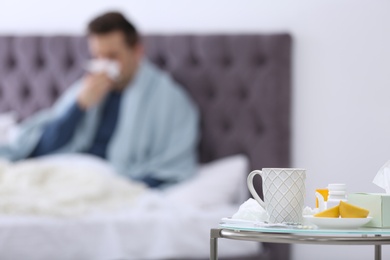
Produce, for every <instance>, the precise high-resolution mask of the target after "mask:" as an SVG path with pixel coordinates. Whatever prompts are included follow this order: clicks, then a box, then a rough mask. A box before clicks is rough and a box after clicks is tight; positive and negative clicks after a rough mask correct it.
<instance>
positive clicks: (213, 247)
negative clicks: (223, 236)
mask: <svg viewBox="0 0 390 260" xmlns="http://www.w3.org/2000/svg"><path fill="white" fill-rule="evenodd" d="M219 237H220V234H219V229H211V231H210V260H218V238H219Z"/></svg>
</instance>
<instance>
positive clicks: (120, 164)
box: [0, 12, 198, 187]
mask: <svg viewBox="0 0 390 260" xmlns="http://www.w3.org/2000/svg"><path fill="white" fill-rule="evenodd" d="M88 43H89V48H90V52H91V54H92V56H93V58H95V59H98V60H109V61H115V62H117V64H119V71H120V72H119V76H118V77H112V76H110V74H109V73H107V72H97V73H86V74H85V75H84V76H83V78H82V79H80V80H79V81H77V82H76V83H74V85H73V86H72V87H71V88H70V89H69V90H68V91H67V92H66V93H65V94H64V95H63V96H62V97H61V98H60V99H59V101H57V103H56V104H55V105H54V106H53V108H51V109H49V110H46V111H43V112H40V113H38V114H37V115H35V116H34V117H32V118H31V119H28V120H26V121H25V122H23V124H22V127H21V132H20V134H19V136H18V137H17V138H16V140H15V142H13V143H12V144H10V145H8V146H6V147H0V156H1V157H3V158H7V159H10V160H20V159H25V158H32V157H38V156H43V155H48V154H55V153H88V154H92V155H96V156H98V157H101V158H104V159H106V160H107V161H108V162H109V163H111V165H112V166H114V168H115V170H116V171H117V172H118V173H120V174H122V175H125V176H128V177H129V178H131V179H133V180H139V181H143V182H145V183H146V184H147V185H149V186H150V187H157V186H160V185H169V184H173V183H176V182H179V181H181V180H184V179H186V178H188V177H190V176H191V175H192V173H194V170H195V165H196V146H197V140H198V114H197V109H196V108H195V106H194V104H193V103H192V101H191V100H190V98H189V97H188V95H187V94H186V93H185V91H184V90H183V89H182V88H181V87H180V86H179V85H178V84H177V83H175V82H174V81H173V80H172V79H171V77H169V76H168V75H167V74H166V73H164V72H162V71H160V70H159V69H158V68H156V67H155V66H154V65H152V64H151V63H150V62H149V61H148V60H147V59H146V58H144V57H143V49H142V44H141V42H140V38H139V35H138V33H137V31H136V29H135V28H134V26H133V25H132V24H131V23H130V22H129V21H127V20H126V18H125V17H124V16H123V15H122V14H120V13H117V12H110V13H106V14H103V15H101V16H99V17H97V18H95V19H93V20H92V21H91V22H90V23H89V25H88ZM70 163H71V162H70Z"/></svg>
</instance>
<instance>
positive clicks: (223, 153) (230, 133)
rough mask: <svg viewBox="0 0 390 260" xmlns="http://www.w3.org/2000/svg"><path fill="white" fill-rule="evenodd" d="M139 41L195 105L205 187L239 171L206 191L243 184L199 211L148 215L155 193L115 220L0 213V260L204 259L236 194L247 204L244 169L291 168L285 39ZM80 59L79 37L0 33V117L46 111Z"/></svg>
mask: <svg viewBox="0 0 390 260" xmlns="http://www.w3.org/2000/svg"><path fill="white" fill-rule="evenodd" d="M143 42H144V45H145V51H146V55H147V56H148V57H149V58H150V59H151V60H152V61H153V62H154V63H155V64H157V65H158V66H159V67H161V68H162V69H164V70H167V71H168V72H170V73H171V74H172V76H173V77H174V78H175V79H176V80H177V81H178V82H179V83H181V84H182V85H183V86H184V87H185V88H186V89H187V91H188V92H189V94H190V95H191V96H192V98H193V99H194V100H195V102H196V103H197V104H198V106H199V109H200V112H201V117H202V120H201V134H202V138H201V141H200V144H199V158H200V163H201V164H203V166H204V167H205V168H203V182H204V183H211V182H212V181H210V180H209V179H208V177H209V176H208V175H212V174H210V172H216V171H226V172H229V170H232V169H233V173H231V174H232V175H234V174H235V173H237V172H240V176H238V177H237V176H236V177H234V178H238V179H234V178H233V177H232V178H229V176H228V175H227V174H225V172H223V175H222V174H221V173H218V174H219V175H218V174H217V175H216V176H215V177H214V178H215V180H214V183H213V185H214V186H212V185H211V186H210V187H209V191H210V190H211V189H216V191H215V192H216V194H215V195H216V196H217V195H218V194H217V193H218V192H219V191H218V187H222V186H224V185H225V184H226V183H228V182H229V180H230V179H233V181H236V182H237V183H234V182H233V184H232V181H231V180H230V184H229V185H235V186H240V187H241V188H238V189H237V193H230V196H233V197H235V198H236V200H235V201H233V200H230V201H229V203H228V204H225V205H212V204H211V205H208V208H207V209H205V208H203V209H201V210H195V209H194V208H193V207H189V208H186V209H185V210H184V209H182V208H181V207H180V204H175V205H173V204H169V205H165V206H164V207H162V206H161V204H159V205H160V206H159V207H160V208H159V209H158V210H157V211H154V212H153V213H152V214H151V213H150V205H152V206H153V205H154V206H156V204H155V203H156V202H155V201H156V199H157V198H156V196H155V194H154V195H150V196H149V197H148V199H146V200H147V201H148V202H147V203H146V204H148V203H149V208H147V207H146V208H145V207H141V208H138V209H137V210H128V211H126V210H124V211H122V212H121V214H116V215H113V214H99V215H89V216H87V217H84V218H75V219H63V218H53V217H50V216H49V217H47V216H28V217H26V216H0V245H1V246H0V258H1V259H13V260H15V259H94V260H95V259H102V260H114V259H115V260H116V259H207V255H208V250H207V248H208V232H209V230H210V228H211V227H215V226H216V225H217V224H218V220H219V219H220V218H222V217H226V216H229V215H231V214H233V213H234V211H235V210H237V208H238V206H239V204H240V203H242V202H243V197H239V194H240V196H244V197H245V196H247V197H248V198H249V194H248V193H245V191H243V189H242V187H244V186H245V185H244V181H243V180H244V179H245V177H246V175H247V174H248V173H249V170H251V169H260V168H263V167H288V166H289V164H290V99H291V42H292V40H291V37H290V36H289V35H288V34H283V33H278V34H259V35H254V34H252V35H249V34H245V35H146V36H144V38H143ZM88 56H89V55H88V49H87V44H86V39H85V37H82V36H64V35H62V36H9V35H3V36H0V113H1V112H7V111H14V112H15V113H16V114H17V116H18V119H19V120H22V119H24V118H26V117H28V116H29V115H31V114H32V113H34V112H35V111H38V110H40V109H43V108H46V107H48V106H50V105H51V104H52V103H53V102H54V100H55V99H56V98H57V97H58V95H60V94H61V93H62V92H63V91H64V90H65V89H66V88H67V87H68V86H69V84H70V83H72V82H73V81H74V80H76V79H77V78H79V77H80V76H81V75H82V73H83V66H84V65H85V61H86V60H87V59H88ZM232 155H240V156H241V157H240V156H239V157H237V156H236V157H231V156H232ZM227 158H229V160H227ZM232 158H233V159H232ZM224 160H225V161H224ZM226 160H227V161H226ZM245 160H247V161H245ZM234 172H235V173H234ZM236 175H237V174H236ZM205 176H207V177H205ZM240 177H241V178H240ZM216 180H217V182H216ZM256 181H257V182H258V183H260V182H261V180H256ZM201 182H202V181H198V183H197V184H196V185H195V184H192V186H191V185H189V186H183V187H181V190H182V191H184V192H187V195H188V194H190V195H191V194H192V196H193V195H194V193H195V197H196V198H197V197H201V196H196V194H198V195H200V194H201V193H202V191H203V190H202V188H199V186H197V185H199V183H201ZM206 185H207V184H206ZM229 185H226V186H228V187H234V186H229ZM179 190H180V189H179ZM258 192H260V193H261V190H259V191H258ZM157 197H158V195H157ZM184 197H185V196H184ZM157 200H158V199H157ZM195 200H196V199H195ZM188 201H190V202H191V199H190V200H188ZM188 201H185V202H187V203H186V204H187V205H188V204H191V203H190V202H188ZM160 202H161V203H162V204H164V203H163V202H162V201H161V199H160ZM206 202H207V201H206ZM210 203H211V202H210ZM166 204H167V203H166ZM37 248H39V250H38V249H37ZM219 248H220V254H219V255H220V257H221V258H222V259H241V260H244V259H248V260H249V259H275V260H277V259H280V260H282V259H289V256H290V248H289V246H288V245H283V244H267V243H265V244H263V245H259V244H251V245H250V244H248V243H244V244H243V243H240V242H237V241H229V243H227V244H225V245H222V244H221V245H220V246H219Z"/></svg>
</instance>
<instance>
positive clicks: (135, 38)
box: [88, 12, 139, 47]
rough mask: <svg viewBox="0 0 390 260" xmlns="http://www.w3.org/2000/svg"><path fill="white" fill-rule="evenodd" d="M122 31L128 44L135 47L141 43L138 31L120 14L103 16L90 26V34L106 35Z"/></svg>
mask: <svg viewBox="0 0 390 260" xmlns="http://www.w3.org/2000/svg"><path fill="white" fill-rule="evenodd" d="M114 31H120V32H122V33H123V35H124V36H125V40H126V43H127V44H128V45H129V46H131V47H134V46H135V45H136V44H137V43H139V35H138V32H137V29H136V28H135V27H134V25H132V24H131V23H130V22H129V21H128V20H127V19H126V18H125V17H124V16H123V14H121V13H120V12H108V13H105V14H102V15H100V16H98V17H96V18H95V19H93V20H92V21H90V22H89V24H88V34H89V35H91V34H106V33H110V32H114Z"/></svg>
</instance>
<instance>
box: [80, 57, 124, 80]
mask: <svg viewBox="0 0 390 260" xmlns="http://www.w3.org/2000/svg"><path fill="white" fill-rule="evenodd" d="M86 70H87V71H89V72H91V73H101V72H106V73H107V75H108V76H109V77H110V78H111V79H112V80H116V79H117V78H118V77H119V73H120V69H119V63H118V62H116V61H111V60H107V59H95V60H90V61H89V62H88V64H87V66H86Z"/></svg>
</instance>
